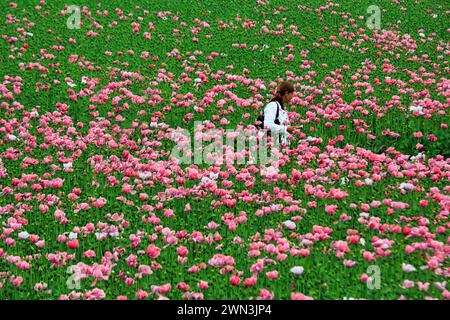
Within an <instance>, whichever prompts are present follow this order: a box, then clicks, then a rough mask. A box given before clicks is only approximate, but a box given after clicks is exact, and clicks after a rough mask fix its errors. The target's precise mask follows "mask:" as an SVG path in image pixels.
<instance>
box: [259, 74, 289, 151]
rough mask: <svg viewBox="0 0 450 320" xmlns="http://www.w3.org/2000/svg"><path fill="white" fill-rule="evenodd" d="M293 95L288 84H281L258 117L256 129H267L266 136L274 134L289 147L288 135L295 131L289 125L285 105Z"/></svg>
mask: <svg viewBox="0 0 450 320" xmlns="http://www.w3.org/2000/svg"><path fill="white" fill-rule="evenodd" d="M293 93H294V86H293V85H292V84H290V83H289V82H282V83H281V84H280V85H279V86H278V88H277V90H276V92H275V95H274V96H273V98H272V99H271V100H270V102H269V103H268V104H267V105H266V107H265V108H264V113H263V114H262V115H260V116H259V117H258V122H259V123H258V124H257V127H258V128H260V129H267V131H266V133H267V136H271V132H275V133H277V134H278V136H279V139H280V140H279V142H280V143H282V144H284V145H289V135H290V134H292V133H293V132H294V130H296V129H297V128H296V127H293V126H291V125H290V122H289V117H288V113H287V111H286V107H285V106H286V105H287V104H288V103H289V102H290V101H291V99H292V95H293Z"/></svg>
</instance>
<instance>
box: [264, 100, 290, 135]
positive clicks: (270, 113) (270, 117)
mask: <svg viewBox="0 0 450 320" xmlns="http://www.w3.org/2000/svg"><path fill="white" fill-rule="evenodd" d="M277 107H278V106H277V104H276V103H275V102H270V103H269V104H268V105H267V107H266V109H265V110H264V126H265V127H267V129H269V130H274V131H277V132H279V133H283V134H287V126H283V125H280V124H276V123H275V122H274V121H275V117H276V115H277Z"/></svg>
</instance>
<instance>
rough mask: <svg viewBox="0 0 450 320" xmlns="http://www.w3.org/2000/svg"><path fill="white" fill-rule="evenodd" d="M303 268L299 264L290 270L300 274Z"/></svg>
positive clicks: (297, 274)
mask: <svg viewBox="0 0 450 320" xmlns="http://www.w3.org/2000/svg"><path fill="white" fill-rule="evenodd" d="M304 270H305V269H304V268H303V267H301V266H296V267H293V268H292V269H291V270H290V271H291V272H292V273H293V274H294V275H296V276H300V275H301V274H302V273H303V271H304Z"/></svg>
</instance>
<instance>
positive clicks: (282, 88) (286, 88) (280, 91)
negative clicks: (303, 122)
mask: <svg viewBox="0 0 450 320" xmlns="http://www.w3.org/2000/svg"><path fill="white" fill-rule="evenodd" d="M294 91H295V89H294V86H293V85H292V84H290V83H289V82H286V81H283V82H282V83H280V85H279V86H278V87H277V90H276V92H275V95H274V96H273V98H272V99H270V101H269V102H272V101H278V102H279V103H280V105H281V108H282V109H283V110H284V106H283V96H284V95H285V94H286V93H291V92H294Z"/></svg>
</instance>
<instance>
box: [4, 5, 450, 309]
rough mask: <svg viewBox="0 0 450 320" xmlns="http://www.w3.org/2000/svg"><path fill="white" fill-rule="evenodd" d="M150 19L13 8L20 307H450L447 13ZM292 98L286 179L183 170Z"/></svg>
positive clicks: (10, 84)
mask: <svg viewBox="0 0 450 320" xmlns="http://www.w3.org/2000/svg"><path fill="white" fill-rule="evenodd" d="M132 3H133V2H131V1H130V2H125V1H117V0H112V1H102V2H99V1H90V0H89V1H78V2H75V3H71V4H72V5H74V6H78V8H79V9H80V11H71V12H69V11H68V5H67V4H66V2H64V1H59V0H54V1H53V0H52V1H46V2H42V1H31V0H18V1H15V2H13V1H2V2H1V4H0V10H1V16H2V22H1V29H0V34H1V36H2V37H1V39H0V64H1V69H0V70H1V71H0V73H1V74H0V76H1V79H0V81H1V82H0V115H1V117H0V119H1V120H0V189H1V190H0V192H1V195H0V223H1V228H0V299H2V300H6V299H33V300H34V299H117V298H125V297H126V298H128V299H149V300H150V299H165V298H168V299H242V300H247V299H282V300H285V299H292V298H304V297H306V298H308V297H310V298H313V299H351V298H354V299H360V298H361V299H399V298H405V299H439V300H441V299H450V292H449V289H448V288H449V287H448V285H447V280H448V277H449V276H450V267H449V265H450V263H449V253H450V234H449V229H450V221H449V209H450V195H449V191H450V189H449V181H450V151H449V150H450V143H449V141H450V133H449V129H448V123H449V111H448V107H449V98H450V80H449V77H448V76H449V65H448V56H449V53H450V48H449V30H450V29H449V25H448V21H449V17H448V15H449V8H448V2H446V1H440V0H439V1H431V0H427V1H421V0H417V1H406V0H403V1H402V0H399V1H387V0H386V1H384V0H383V1H376V2H375V1H366V0H360V1H357V2H355V1H343V0H338V1H337V2H329V1H325V0H315V1H280V0H270V1H269V0H266V1H234V0H229V1H215V0H214V1H212V0H210V1H181V0H174V1H139V5H135V4H132ZM370 6H376V7H377V9H378V10H379V11H378V12H379V15H378V16H376V14H377V12H376V11H371V10H368V9H369V7H370ZM77 12H78V13H77ZM374 15H375V16H374ZM78 16H79V21H81V25H79V28H77V25H76V23H77V17H78ZM377 17H379V20H377ZM377 21H378V22H379V25H378V26H375V27H373V28H372V26H373V24H372V23H374V22H377ZM281 81H289V82H290V83H292V84H293V85H294V86H295V88H296V91H295V93H294V97H293V99H292V101H291V104H290V105H289V106H288V107H287V109H288V110H289V111H290V118H291V123H293V124H294V125H300V124H302V125H303V127H302V129H301V133H300V134H298V135H295V136H294V139H293V140H292V141H291V145H290V150H287V151H286V152H285V154H284V156H283V158H282V159H280V160H282V161H281V162H280V172H279V174H278V175H276V176H275V177H274V179H266V178H265V177H264V176H262V175H261V167H260V166H259V164H252V163H249V162H245V163H243V164H238V163H236V162H234V163H231V164H226V163H223V164H221V163H220V162H219V163H218V162H217V161H218V156H217V155H212V159H214V162H215V163H216V164H215V165H213V164H211V163H207V161H203V162H202V163H192V164H189V163H187V164H186V163H177V161H176V160H174V158H173V157H172V150H173V148H174V145H175V142H174V141H173V139H171V136H170V134H171V132H172V130H173V129H176V128H181V129H185V130H187V132H189V133H190V134H191V135H192V136H191V143H192V144H193V143H194V140H196V139H197V136H194V131H195V130H196V127H195V124H196V123H197V122H205V121H209V123H210V126H211V127H214V128H216V129H219V130H229V131H236V130H237V128H247V129H249V128H252V125H253V123H254V121H255V119H256V117H257V116H258V114H259V112H260V110H262V109H263V108H264V106H265V105H266V104H267V102H268V101H269V99H270V97H271V96H272V94H273V90H274V89H275V88H276V86H277V85H278V84H279V83H280V82H281ZM205 155H206V154H205ZM237 156H239V155H237ZM217 163H218V164H217ZM332 206H336V207H332ZM189 208H190V209H189ZM286 221H288V224H289V223H291V222H294V223H295V228H294V229H292V230H290V229H288V228H287V227H286ZM289 221H290V222H289ZM75 239H76V240H75ZM186 249H187V250H186ZM72 267H75V268H77V270H78V271H79V272H80V273H81V275H82V276H81V279H80V280H79V281H76V279H75V277H74V275H75V273H73V271H70V270H71V269H70V268H72ZM294 267H303V273H301V275H295V274H294V272H292V270H291V269H292V268H294ZM275 271H276V272H275ZM255 280H256V281H255ZM206 283H207V284H206ZM303 295H304V296H303Z"/></svg>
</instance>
